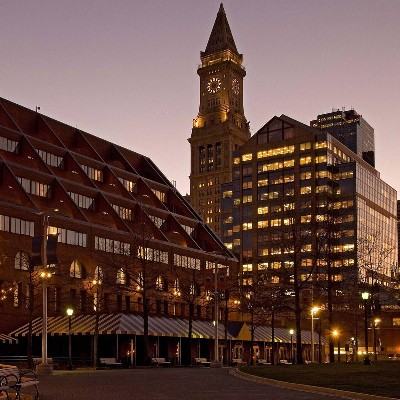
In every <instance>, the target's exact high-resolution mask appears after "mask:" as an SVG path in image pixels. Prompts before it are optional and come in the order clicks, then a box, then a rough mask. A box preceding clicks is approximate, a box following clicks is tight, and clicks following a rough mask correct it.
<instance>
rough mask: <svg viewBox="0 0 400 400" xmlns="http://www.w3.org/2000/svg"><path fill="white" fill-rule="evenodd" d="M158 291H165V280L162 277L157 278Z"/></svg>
mask: <svg viewBox="0 0 400 400" xmlns="http://www.w3.org/2000/svg"><path fill="white" fill-rule="evenodd" d="M156 289H157V290H160V291H162V290H164V279H163V278H162V276H161V275H159V276H158V277H157V280H156Z"/></svg>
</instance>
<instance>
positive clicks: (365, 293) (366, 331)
mask: <svg viewBox="0 0 400 400" xmlns="http://www.w3.org/2000/svg"><path fill="white" fill-rule="evenodd" d="M361 297H362V299H363V300H364V340H365V357H364V360H363V363H364V364H365V365H369V364H371V360H370V359H369V354H368V300H369V297H370V293H368V292H362V293H361Z"/></svg>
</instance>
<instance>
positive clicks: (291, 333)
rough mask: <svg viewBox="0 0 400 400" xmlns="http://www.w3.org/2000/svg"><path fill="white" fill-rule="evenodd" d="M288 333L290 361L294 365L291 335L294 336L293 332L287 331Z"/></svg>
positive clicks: (291, 330)
mask: <svg viewBox="0 0 400 400" xmlns="http://www.w3.org/2000/svg"><path fill="white" fill-rule="evenodd" d="M289 333H290V361H291V363H292V364H294V362H293V361H294V360H293V334H294V330H293V329H290V330H289Z"/></svg>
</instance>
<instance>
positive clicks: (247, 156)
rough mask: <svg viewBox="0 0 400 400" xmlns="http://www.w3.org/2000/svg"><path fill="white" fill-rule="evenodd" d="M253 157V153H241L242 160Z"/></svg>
mask: <svg viewBox="0 0 400 400" xmlns="http://www.w3.org/2000/svg"><path fill="white" fill-rule="evenodd" d="M252 159H253V154H251V153H250V154H243V155H242V161H251V160H252Z"/></svg>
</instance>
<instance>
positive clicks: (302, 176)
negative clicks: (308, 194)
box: [300, 171, 312, 181]
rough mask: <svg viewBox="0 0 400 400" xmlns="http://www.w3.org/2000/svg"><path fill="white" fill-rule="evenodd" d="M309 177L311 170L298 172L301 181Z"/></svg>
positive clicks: (310, 176)
mask: <svg viewBox="0 0 400 400" xmlns="http://www.w3.org/2000/svg"><path fill="white" fill-rule="evenodd" d="M311 178H312V173H311V171H307V172H302V173H301V174H300V179H301V180H302V181H304V180H306V179H311Z"/></svg>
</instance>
